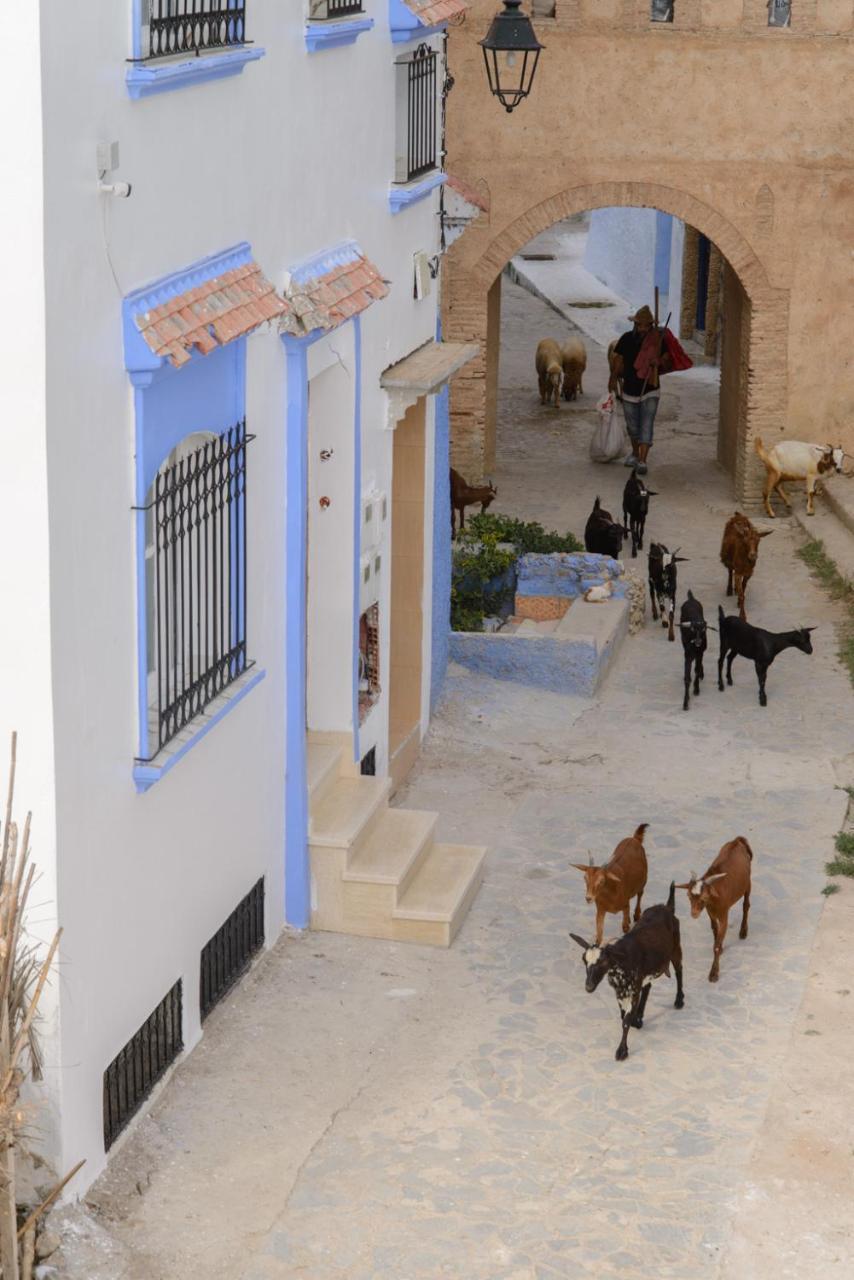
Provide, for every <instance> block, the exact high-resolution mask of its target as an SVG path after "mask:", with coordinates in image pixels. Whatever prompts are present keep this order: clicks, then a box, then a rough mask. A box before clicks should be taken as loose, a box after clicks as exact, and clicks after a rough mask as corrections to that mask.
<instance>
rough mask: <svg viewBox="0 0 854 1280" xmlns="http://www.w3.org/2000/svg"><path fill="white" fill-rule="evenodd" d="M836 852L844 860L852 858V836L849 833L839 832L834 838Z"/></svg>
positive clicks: (853, 844)
mask: <svg viewBox="0 0 854 1280" xmlns="http://www.w3.org/2000/svg"><path fill="white" fill-rule="evenodd" d="M836 852H837V853H841V854H843V855H844V856H845V857H846V858H854V835H852V834H851V832H850V831H840V833H839V835H838V836H837V837H836Z"/></svg>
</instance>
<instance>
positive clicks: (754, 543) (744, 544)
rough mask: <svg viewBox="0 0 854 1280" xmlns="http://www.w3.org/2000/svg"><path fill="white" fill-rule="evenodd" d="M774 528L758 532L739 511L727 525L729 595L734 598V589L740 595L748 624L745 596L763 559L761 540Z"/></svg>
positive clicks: (724, 545)
mask: <svg viewBox="0 0 854 1280" xmlns="http://www.w3.org/2000/svg"><path fill="white" fill-rule="evenodd" d="M773 532H774V530H773V529H763V530H761V531H760V530H759V529H755V528H754V527H753V525H752V524H751V522H750V521H749V520H748V518H747V516H743V515H742V514H741V512H740V511H736V512H735V514H734V515H732V516H730V518H729V520H727V522H726V525H725V526H724V536H723V538H722V540H721V564H722V565H723V566H724V568H725V569H726V571H727V580H726V593H727V595H728V596H731V595H732V593H733V587H734V588H735V593H736V595H737V596H738V616H739V617H740V618H741V620H742V621H743V622H744V621H745V620H746V618H747V614H746V613H745V611H744V593H745V591H746V590H747V584H748V582H749V581H750V579H751V578H752V577H753V570H754V569H755V568H756V561H757V559H758V557H759V539H760V538H767V537H768V534H769V533H773Z"/></svg>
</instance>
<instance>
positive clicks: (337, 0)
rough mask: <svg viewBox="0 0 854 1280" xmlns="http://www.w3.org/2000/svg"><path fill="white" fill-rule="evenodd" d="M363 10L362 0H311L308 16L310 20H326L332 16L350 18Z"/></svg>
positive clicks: (329, 19)
mask: <svg viewBox="0 0 854 1280" xmlns="http://www.w3.org/2000/svg"><path fill="white" fill-rule="evenodd" d="M364 12H365V7H364V5H363V4H362V0H311V2H310V4H309V12H308V16H309V19H310V20H311V21H312V22H327V21H331V20H332V19H333V18H352V17H355V15H356V14H358V13H364Z"/></svg>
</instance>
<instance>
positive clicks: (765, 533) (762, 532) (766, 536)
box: [759, 529, 774, 538]
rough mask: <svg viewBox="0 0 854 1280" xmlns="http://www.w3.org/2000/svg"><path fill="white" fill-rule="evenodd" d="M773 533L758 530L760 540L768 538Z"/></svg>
mask: <svg viewBox="0 0 854 1280" xmlns="http://www.w3.org/2000/svg"><path fill="white" fill-rule="evenodd" d="M773 532H774V530H773V529H760V530H759V536H760V538H768V537H770V535H771V534H772V533H773Z"/></svg>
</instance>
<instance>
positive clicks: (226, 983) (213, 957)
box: [199, 876, 264, 1022]
mask: <svg viewBox="0 0 854 1280" xmlns="http://www.w3.org/2000/svg"><path fill="white" fill-rule="evenodd" d="M263 945H264V877H263V876H262V877H261V879H260V880H259V881H258V882H257V883H256V884H254V885H253V886H252V888H251V889H250V890H249V892H248V893H247V895H246V897H245V898H241V900H240V902H238V904H237V906H236V907H235V908H234V910H233V911H232V913H231V915H230V916H229V917H228V919H227V920H226V921H225V923H224V924H222V925H220V927H219V929H217V931H216V933H215V934H214V935H213V937H212V938H211V939H210V941H209V942H206V943H205V945H204V947H203V948H202V954H201V960H200V964H199V1009H200V1016H201V1020H202V1022H204V1020H205V1018H206V1017H207V1016H208V1014H209V1013H210V1011H211V1009H213V1007H214V1005H216V1004H218V1003H219V1001H220V1000H222V998H223V996H225V995H226V994H227V993H228V992H229V991H230V990H231V988H232V987H233V986H234V984H235V983H236V982H237V980H238V978H240V977H241V976H242V974H244V973H245V972H246V970H247V969H248V967H249V962H250V961H251V959H252V957H253V956H254V955H255V953H256V951H259V950H260V949H261V947H262V946H263Z"/></svg>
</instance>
